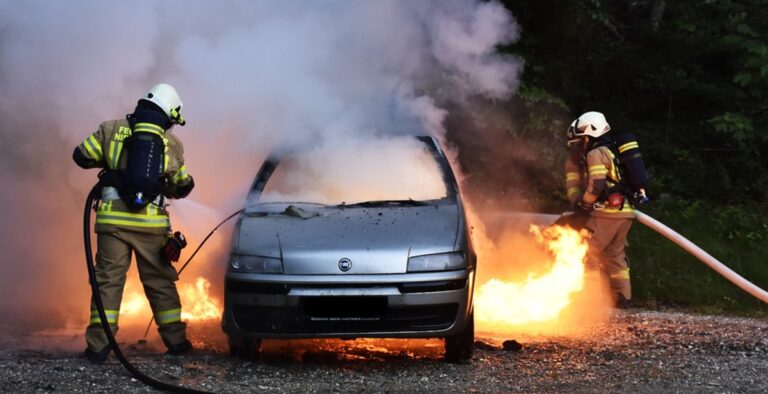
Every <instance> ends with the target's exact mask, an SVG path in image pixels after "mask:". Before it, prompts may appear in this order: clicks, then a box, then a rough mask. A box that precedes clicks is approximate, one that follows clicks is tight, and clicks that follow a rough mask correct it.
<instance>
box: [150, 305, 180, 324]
mask: <svg viewBox="0 0 768 394" xmlns="http://www.w3.org/2000/svg"><path fill="white" fill-rule="evenodd" d="M155 321H156V322H157V324H170V323H176V322H180V321H181V308H176V309H169V310H167V311H160V312H157V313H156V314H155Z"/></svg>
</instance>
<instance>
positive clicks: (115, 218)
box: [96, 212, 171, 228]
mask: <svg viewBox="0 0 768 394" xmlns="http://www.w3.org/2000/svg"><path fill="white" fill-rule="evenodd" d="M123 214H124V212H109V213H101V212H99V214H98V215H97V216H96V224H113V225H117V226H133V227H152V228H165V227H170V226H171V221H170V220H168V216H165V215H158V216H155V217H148V216H143V215H141V216H139V215H136V216H123ZM128 215H132V214H128Z"/></svg>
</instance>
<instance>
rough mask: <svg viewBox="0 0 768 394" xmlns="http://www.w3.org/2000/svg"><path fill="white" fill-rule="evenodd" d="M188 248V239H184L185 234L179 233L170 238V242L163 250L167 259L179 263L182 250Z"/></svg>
mask: <svg viewBox="0 0 768 394" xmlns="http://www.w3.org/2000/svg"><path fill="white" fill-rule="evenodd" d="M186 246H187V239H186V238H184V234H182V233H181V232H179V231H177V232H175V233H173V236H172V237H170V238H168V242H167V243H166V244H165V247H164V248H163V253H164V254H165V258H166V259H167V260H168V261H169V262H177V261H179V257H181V250H182V249H184V248H185V247H186Z"/></svg>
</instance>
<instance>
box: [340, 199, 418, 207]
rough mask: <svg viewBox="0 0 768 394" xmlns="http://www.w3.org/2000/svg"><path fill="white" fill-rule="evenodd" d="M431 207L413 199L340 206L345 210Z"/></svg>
mask: <svg viewBox="0 0 768 394" xmlns="http://www.w3.org/2000/svg"><path fill="white" fill-rule="evenodd" d="M427 205H431V204H430V203H429V202H427V201H420V200H413V199H410V198H409V199H407V200H373V201H363V202H358V203H354V204H339V205H338V206H339V207H342V208H345V207H366V208H370V207H386V206H412V207H423V206H427Z"/></svg>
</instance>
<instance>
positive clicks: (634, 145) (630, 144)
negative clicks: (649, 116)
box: [619, 141, 640, 153]
mask: <svg viewBox="0 0 768 394" xmlns="http://www.w3.org/2000/svg"><path fill="white" fill-rule="evenodd" d="M634 148H640V146H638V145H637V141H631V142H627V143H626V144H624V145H622V146H620V147H619V153H624V152H625V151H628V150H630V149H634Z"/></svg>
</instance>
